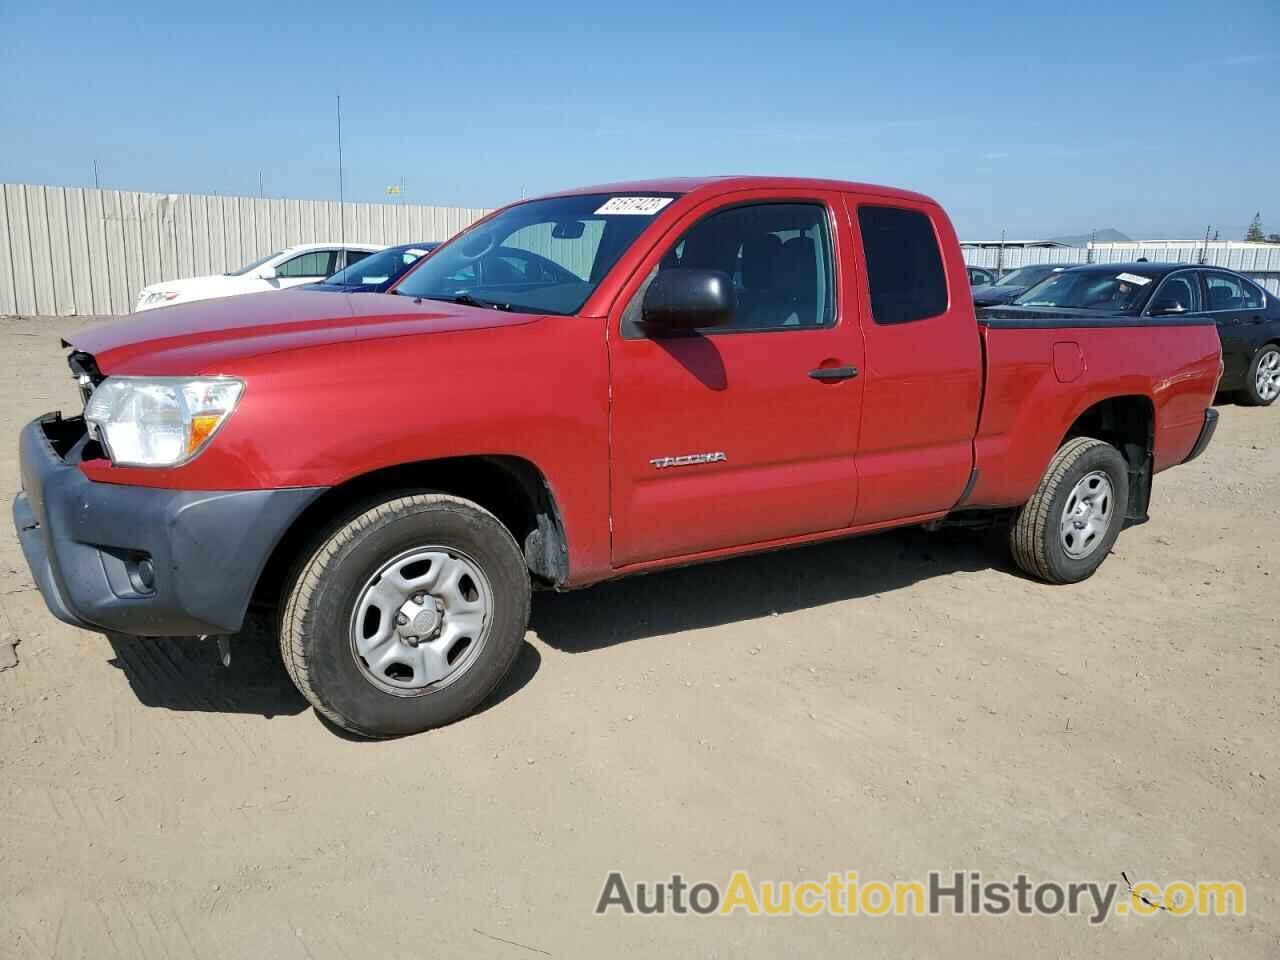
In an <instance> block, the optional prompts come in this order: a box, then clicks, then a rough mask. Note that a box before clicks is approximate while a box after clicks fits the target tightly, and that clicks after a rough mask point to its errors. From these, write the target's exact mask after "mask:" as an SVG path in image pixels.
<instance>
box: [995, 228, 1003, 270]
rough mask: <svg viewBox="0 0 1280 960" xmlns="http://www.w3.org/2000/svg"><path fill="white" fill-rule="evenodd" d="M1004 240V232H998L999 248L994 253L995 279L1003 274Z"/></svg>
mask: <svg viewBox="0 0 1280 960" xmlns="http://www.w3.org/2000/svg"><path fill="white" fill-rule="evenodd" d="M1004 238H1005V231H1004V230H1001V231H1000V248H999V249H998V250H997V251H996V278H997V279H999V278H1000V277H1001V276H1002V275H1003V274H1004Z"/></svg>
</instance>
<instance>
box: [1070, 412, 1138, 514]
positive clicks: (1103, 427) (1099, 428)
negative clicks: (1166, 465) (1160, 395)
mask: <svg viewBox="0 0 1280 960" xmlns="http://www.w3.org/2000/svg"><path fill="white" fill-rule="evenodd" d="M1155 435H1156V410H1155V404H1154V403H1153V402H1152V400H1151V398H1150V397H1149V396H1146V395H1144V394H1119V395H1116V396H1111V397H1106V398H1105V399H1103V400H1099V401H1097V402H1095V403H1094V404H1092V405H1091V406H1089V407H1088V408H1086V409H1085V410H1083V411H1082V412H1081V413H1080V414H1079V415H1078V416H1077V417H1076V418H1075V420H1073V421H1072V423H1071V426H1070V427H1068V428H1067V431H1066V433H1065V434H1064V435H1063V437H1062V440H1061V441H1060V442H1059V444H1058V448H1059V449H1061V448H1062V445H1063V444H1065V443H1067V442H1068V441H1070V440H1073V439H1075V438H1076V437H1092V438H1093V439H1095V440H1103V441H1106V442H1107V443H1109V444H1111V445H1112V446H1113V447H1115V448H1116V449H1117V450H1119V451H1120V454H1121V456H1123V457H1124V459H1125V462H1126V463H1128V465H1129V505H1128V509H1127V511H1126V513H1125V522H1126V524H1127V525H1132V524H1137V523H1145V522H1146V521H1147V519H1148V517H1147V507H1148V506H1149V505H1150V503H1151V478H1152V475H1153V474H1154V472H1155V470H1154V468H1155Z"/></svg>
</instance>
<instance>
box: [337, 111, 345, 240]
mask: <svg viewBox="0 0 1280 960" xmlns="http://www.w3.org/2000/svg"><path fill="white" fill-rule="evenodd" d="M338 242H339V243H346V242H347V208H346V205H345V196H344V193H343V185H342V94H338Z"/></svg>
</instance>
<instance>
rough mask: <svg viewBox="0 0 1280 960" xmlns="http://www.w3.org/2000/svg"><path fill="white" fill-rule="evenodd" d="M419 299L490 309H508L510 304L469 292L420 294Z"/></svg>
mask: <svg viewBox="0 0 1280 960" xmlns="http://www.w3.org/2000/svg"><path fill="white" fill-rule="evenodd" d="M418 299H420V300H443V301H444V302H445V303H460V304H462V305H463V306H464V307H488V308H489V309H491V310H506V311H508V312H509V311H510V310H511V309H512V308H511V304H509V303H499V302H498V301H496V300H481V299H480V298H479V297H473V296H472V295H471V294H469V293H456V294H454V295H453V296H452V297H428V296H425V295H424V296H421V297H419V298H418Z"/></svg>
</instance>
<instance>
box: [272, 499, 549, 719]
mask: <svg viewBox="0 0 1280 960" xmlns="http://www.w3.org/2000/svg"><path fill="white" fill-rule="evenodd" d="M529 594H530V587H529V575H528V571H527V569H526V567H525V563H524V557H523V555H522V554H521V552H520V549H519V547H517V546H516V543H515V540H513V539H512V537H511V534H510V533H509V532H508V531H507V529H506V528H505V527H504V526H503V525H502V524H501V523H500V522H499V521H498V519H497V518H496V517H495V516H493V514H491V513H489V512H488V511H487V510H485V509H483V508H481V507H480V506H478V505H476V504H474V503H472V502H470V501H468V500H463V499H460V498H458V497H451V496H445V495H443V494H411V495H405V496H397V497H393V498H391V499H388V500H386V501H384V502H382V503H378V504H376V505H374V506H371V507H370V508H369V509H367V510H365V511H364V512H363V513H361V514H360V515H359V516H357V517H355V518H354V519H352V520H351V521H350V522H349V523H346V524H344V525H343V526H342V527H340V528H339V529H337V530H335V531H333V532H332V533H331V534H330V535H329V536H328V537H327V538H326V539H325V540H324V542H323V543H321V544H320V546H319V547H318V548H317V549H316V550H315V552H314V553H312V554H311V556H310V557H309V558H308V559H307V560H306V562H305V563H304V564H303V565H302V566H301V567H300V568H299V569H298V571H297V572H296V574H295V576H294V578H293V580H292V581H291V586H290V588H289V590H288V592H287V595H286V596H287V600H286V602H285V605H284V611H283V614H282V616H281V625H280V649H281V653H282V654H283V656H284V661H285V665H286V667H287V668H288V670H289V674H290V676H291V677H292V678H293V680H294V682H295V683H296V684H297V686H298V689H299V690H300V691H301V692H302V694H303V695H304V696H305V697H306V698H307V699H308V700H309V701H311V704H312V705H313V706H314V707H315V708H316V710H318V711H319V712H320V713H321V714H322V715H323V716H325V717H327V718H328V719H329V720H331V721H332V722H333V723H335V724H337V725H338V726H340V727H343V728H345V729H347V730H350V731H352V732H354V733H358V734H361V735H364V736H370V737H393V736H401V735H404V734H410V733H419V732H421V731H423V730H428V729H431V728H432V727H438V726H442V725H443V724H446V723H451V722H453V721H454V720H458V719H460V718H462V717H464V716H466V715H468V714H470V713H471V712H473V711H474V710H475V709H476V708H477V707H478V706H479V705H480V704H481V702H482V701H483V700H484V699H485V697H487V696H488V695H489V694H490V693H492V692H493V690H494V688H495V687H496V686H497V685H498V683H499V682H500V681H501V680H502V678H503V676H504V675H505V674H506V673H507V671H508V670H509V669H510V667H511V665H512V663H513V662H514V661H515V658H516V654H517V653H518V652H519V650H520V646H521V644H522V642H523V640H524V632H525V627H526V625H527V624H528V620H529Z"/></svg>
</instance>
